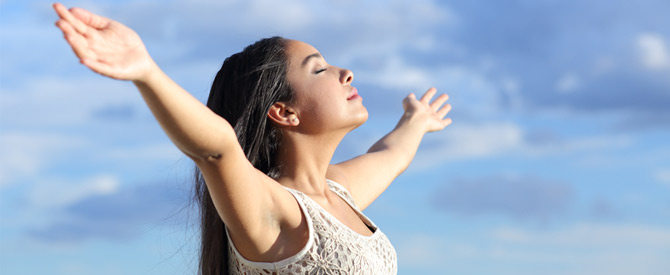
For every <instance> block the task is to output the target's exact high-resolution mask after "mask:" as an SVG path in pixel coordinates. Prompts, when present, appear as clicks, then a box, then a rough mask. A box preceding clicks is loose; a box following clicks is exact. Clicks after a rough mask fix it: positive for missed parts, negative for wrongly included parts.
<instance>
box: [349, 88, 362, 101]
mask: <svg viewBox="0 0 670 275" xmlns="http://www.w3.org/2000/svg"><path fill="white" fill-rule="evenodd" d="M358 98H361V96H359V95H358V90H357V89H356V88H355V87H352V89H351V92H350V93H349V97H347V100H353V99H358Z"/></svg>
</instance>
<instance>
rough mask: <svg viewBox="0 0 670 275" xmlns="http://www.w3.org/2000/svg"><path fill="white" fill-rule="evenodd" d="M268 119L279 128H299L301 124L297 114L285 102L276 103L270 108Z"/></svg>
mask: <svg viewBox="0 0 670 275" xmlns="http://www.w3.org/2000/svg"><path fill="white" fill-rule="evenodd" d="M268 118H270V119H271V120H272V121H273V122H274V123H276V124H277V125H279V126H286V127H288V126H297V125H298V124H299V123H300V121H299V120H298V117H297V116H296V114H295V112H293V110H292V109H291V108H290V107H288V106H287V105H286V104H285V103H283V102H276V103H275V104H272V106H270V110H269V111H268Z"/></svg>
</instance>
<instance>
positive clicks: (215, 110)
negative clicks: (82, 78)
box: [54, 4, 451, 274]
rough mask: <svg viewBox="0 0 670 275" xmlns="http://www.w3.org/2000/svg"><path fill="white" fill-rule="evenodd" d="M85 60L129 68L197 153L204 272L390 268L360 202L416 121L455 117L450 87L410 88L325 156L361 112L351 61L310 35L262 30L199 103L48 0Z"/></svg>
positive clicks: (394, 162)
mask: <svg viewBox="0 0 670 275" xmlns="http://www.w3.org/2000/svg"><path fill="white" fill-rule="evenodd" d="M54 8H55V10H56V12H57V13H58V15H59V16H60V20H58V22H56V25H57V26H58V27H59V28H60V29H61V30H62V31H63V33H64V36H65V39H66V40H67V42H68V43H69V44H70V45H71V47H72V49H73V50H74V52H75V54H76V55H77V57H78V58H79V59H80V61H81V63H83V64H84V65H86V66H87V67H89V68H90V69H91V70H93V71H95V72H97V73H100V74H102V75H104V76H108V77H111V78H115V79H122V80H131V81H133V83H134V84H135V85H136V86H137V88H138V89H139V91H140V93H141V95H142V97H143V98H144V100H145V101H146V103H147V105H148V106H149V108H150V109H151V111H152V112H153V114H154V116H155V117H156V119H157V120H158V122H159V123H160V125H161V126H162V127H163V129H164V131H165V132H166V133H167V135H168V136H169V137H170V139H171V140H172V141H173V142H174V144H175V145H176V146H177V147H178V148H179V149H180V150H181V151H182V152H184V154H186V155H187V156H188V157H189V158H191V159H193V161H194V162H195V164H196V165H197V167H198V170H197V173H196V182H197V184H196V186H197V195H198V196H197V197H198V198H199V200H200V204H201V214H202V244H201V255H200V272H201V273H202V274H221V273H227V272H230V273H234V274H237V273H240V274H258V273H262V274H294V273H305V274H373V273H374V274H379V273H384V274H387V273H396V254H395V250H394V249H393V247H392V246H391V244H390V242H389V241H388V239H387V238H386V236H385V235H384V234H383V233H382V232H381V231H380V230H379V229H378V228H377V226H375V225H374V223H372V221H370V220H369V219H368V218H367V217H365V215H363V214H362V213H361V212H360V211H361V210H363V209H365V208H366V207H367V206H368V205H370V203H372V201H374V200H375V199H376V198H377V197H378V196H379V195H380V194H381V193H382V192H383V191H384V190H385V189H386V188H387V187H388V185H389V184H390V183H391V182H392V181H393V180H394V179H395V178H396V177H397V176H398V175H399V174H400V173H401V172H402V171H404V170H405V169H406V168H407V166H408V165H409V163H410V161H411V160H412V158H413V157H414V154H415V152H416V150H417V148H418V146H419V143H420V141H421V139H422V137H423V135H424V134H425V133H426V132H432V131H438V130H441V129H443V128H444V127H446V126H447V125H449V124H450V123H451V119H448V118H447V119H444V117H445V116H446V114H447V113H448V112H449V110H450V109H451V107H450V105H448V104H446V105H444V106H443V104H444V103H445V101H446V100H447V96H446V95H444V94H443V95H440V96H439V97H437V98H436V99H435V100H434V101H432V102H431V99H432V98H433V97H434V95H435V93H436V90H435V89H430V90H428V91H427V92H426V94H425V95H424V96H423V97H422V98H421V99H416V97H415V96H414V94H410V95H409V96H408V97H407V98H405V100H404V101H403V107H404V109H405V113H404V115H403V116H402V118H401V119H400V121H399V122H398V125H397V126H396V127H395V129H394V130H393V131H391V132H390V133H389V134H387V135H386V136H384V137H383V138H382V139H380V140H379V141H378V142H377V143H375V144H374V145H373V146H372V147H371V148H370V150H369V151H368V152H367V153H366V154H363V155H361V156H358V157H356V158H353V159H351V160H348V161H344V162H341V163H338V164H330V161H331V158H332V156H333V153H334V152H335V148H336V147H337V146H338V144H339V143H340V141H341V140H342V138H343V137H344V136H345V135H346V134H347V133H348V132H350V131H351V130H353V129H355V128H357V127H358V126H360V125H361V124H363V123H364V122H365V121H366V120H367V116H368V113H367V110H366V109H365V107H364V106H363V104H362V98H361V97H360V96H359V95H358V92H357V90H356V88H354V87H353V86H351V83H352V81H353V78H354V75H353V73H352V72H351V71H349V70H345V69H341V68H338V67H335V66H332V65H329V64H328V63H326V61H325V59H324V58H323V57H322V56H321V54H320V53H319V52H318V51H317V50H316V49H315V48H313V47H312V46H310V45H308V44H306V43H304V42H300V41H295V40H287V39H284V38H279V37H273V38H268V39H263V40H260V41H258V42H256V43H255V44H252V45H250V46H248V47H247V48H245V49H244V51H242V52H240V53H237V54H234V55H232V56H231V57H229V58H227V59H226V61H225V62H224V64H223V66H222V67H221V70H220V71H219V72H218V74H217V76H216V78H215V80H214V83H213V85H212V89H211V91H210V95H209V99H208V102H207V107H209V108H207V107H205V106H204V105H203V104H201V103H200V102H199V101H198V100H197V99H195V98H194V97H192V96H191V95H190V94H189V93H188V92H186V91H185V90H183V89H182V88H181V87H179V86H178V85H177V84H176V83H174V82H173V81H172V80H171V79H170V78H169V77H168V76H166V75H165V74H164V73H163V72H162V71H161V70H160V68H159V67H158V66H157V65H156V64H155V63H154V62H153V60H152V59H151V57H150V55H149V54H148V52H147V51H146V49H145V47H144V45H143V43H142V41H141V40H140V38H139V36H137V34H136V33H135V32H133V31H132V30H130V29H129V28H127V27H125V26H123V25H122V24H120V23H118V22H115V21H112V20H109V19H106V18H103V17H100V16H98V15H95V14H92V13H90V12H88V11H85V10H82V9H76V8H74V9H70V10H68V9H66V8H65V7H64V6H62V5H60V4H54Z"/></svg>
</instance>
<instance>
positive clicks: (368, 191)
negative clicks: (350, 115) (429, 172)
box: [327, 88, 451, 210]
mask: <svg viewBox="0 0 670 275" xmlns="http://www.w3.org/2000/svg"><path fill="white" fill-rule="evenodd" d="M436 93H437V90H436V89H435V88H431V89H429V90H428V91H427V92H426V93H425V94H424V95H423V96H422V97H421V99H416V96H415V95H414V94H410V95H409V96H407V97H406V98H405V99H404V100H403V108H404V109H405V113H404V114H403V116H402V117H401V118H400V121H399V122H398V124H397V125H396V127H395V128H394V129H393V131H391V132H390V133H388V134H387V135H386V136H384V137H383V138H381V139H380V140H379V141H377V142H376V143H375V144H374V145H372V147H370V149H369V150H368V152H367V153H366V154H363V155H360V156H358V157H355V158H353V159H351V160H348V161H344V162H341V163H338V164H334V165H331V166H330V167H329V169H328V175H327V176H328V177H329V178H330V179H332V180H335V181H337V182H340V183H342V184H343V185H344V186H345V187H346V188H348V189H349V191H350V192H351V195H352V196H353V198H354V201H355V202H356V205H357V206H358V207H359V208H360V209H361V210H362V209H365V208H366V207H368V205H370V204H371V203H372V202H373V201H374V200H375V199H376V198H377V197H378V196H379V195H380V194H381V193H382V192H384V190H386V188H387V187H388V186H389V185H390V184H391V182H392V181H393V180H394V179H395V178H396V177H397V176H398V175H400V174H401V173H402V172H403V171H405V169H407V167H408V166H409V164H410V162H411V161H412V159H413V158H414V155H415V154H416V151H417V149H418V148H419V144H420V143H421V139H422V138H423V135H424V134H425V133H427V132H435V131H440V130H442V129H444V128H445V127H446V126H447V125H449V124H451V118H444V117H445V116H446V115H447V113H449V111H450V110H451V105H449V104H445V105H444V106H443V104H444V103H445V102H446V101H447V99H448V98H449V97H448V96H447V95H446V94H442V95H440V96H438V97H437V98H436V99H435V100H433V102H431V100H432V98H433V97H434V96H435V94H436Z"/></svg>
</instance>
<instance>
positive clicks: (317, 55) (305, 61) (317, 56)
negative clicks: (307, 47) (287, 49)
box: [301, 53, 321, 67]
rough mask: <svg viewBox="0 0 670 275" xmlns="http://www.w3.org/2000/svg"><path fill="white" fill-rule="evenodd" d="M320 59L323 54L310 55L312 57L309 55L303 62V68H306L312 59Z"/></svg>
mask: <svg viewBox="0 0 670 275" xmlns="http://www.w3.org/2000/svg"><path fill="white" fill-rule="evenodd" d="M319 57H321V54H320V53H313V54H310V55H308V56H307V57H305V59H304V60H303V61H302V65H301V66H303V67H304V66H305V65H306V64H307V62H308V61H309V60H310V59H311V58H319Z"/></svg>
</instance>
